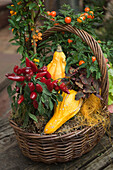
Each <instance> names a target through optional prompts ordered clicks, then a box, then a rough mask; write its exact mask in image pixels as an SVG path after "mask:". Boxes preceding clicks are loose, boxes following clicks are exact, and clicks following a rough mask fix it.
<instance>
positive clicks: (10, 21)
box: [8, 19, 15, 27]
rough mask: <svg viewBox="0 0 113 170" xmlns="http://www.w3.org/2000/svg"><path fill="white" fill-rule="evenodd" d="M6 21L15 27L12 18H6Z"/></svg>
mask: <svg viewBox="0 0 113 170" xmlns="http://www.w3.org/2000/svg"><path fill="white" fill-rule="evenodd" d="M8 21H9V23H10V24H11V25H12V26H13V27H15V23H14V21H13V20H12V19H8Z"/></svg>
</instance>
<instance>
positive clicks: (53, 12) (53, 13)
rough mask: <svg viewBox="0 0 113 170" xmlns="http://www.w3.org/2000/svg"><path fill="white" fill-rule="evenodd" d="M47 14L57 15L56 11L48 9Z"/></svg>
mask: <svg viewBox="0 0 113 170" xmlns="http://www.w3.org/2000/svg"><path fill="white" fill-rule="evenodd" d="M47 15H51V16H52V17H56V11H52V12H50V11H47Z"/></svg>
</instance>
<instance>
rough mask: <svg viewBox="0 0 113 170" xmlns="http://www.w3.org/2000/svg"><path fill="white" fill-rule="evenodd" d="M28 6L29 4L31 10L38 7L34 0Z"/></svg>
mask: <svg viewBox="0 0 113 170" xmlns="http://www.w3.org/2000/svg"><path fill="white" fill-rule="evenodd" d="M28 6H29V9H30V10H31V9H33V8H35V7H37V5H36V4H35V3H32V2H31V3H30V4H29V5H28Z"/></svg>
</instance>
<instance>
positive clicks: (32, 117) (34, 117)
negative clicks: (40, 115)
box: [28, 113, 38, 123]
mask: <svg viewBox="0 0 113 170" xmlns="http://www.w3.org/2000/svg"><path fill="white" fill-rule="evenodd" d="M28 115H29V117H30V118H31V119H33V120H34V121H35V122H37V123H38V120H37V117H36V116H35V115H33V114H31V113H28Z"/></svg>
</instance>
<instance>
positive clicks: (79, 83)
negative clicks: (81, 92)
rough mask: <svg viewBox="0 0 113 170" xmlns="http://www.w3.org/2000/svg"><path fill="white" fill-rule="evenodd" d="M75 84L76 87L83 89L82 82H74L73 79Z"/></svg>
mask: <svg viewBox="0 0 113 170" xmlns="http://www.w3.org/2000/svg"><path fill="white" fill-rule="evenodd" d="M75 84H76V85H77V86H78V87H80V88H81V89H83V84H82V83H81V82H76V81H75Z"/></svg>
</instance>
